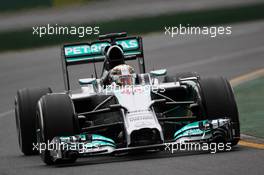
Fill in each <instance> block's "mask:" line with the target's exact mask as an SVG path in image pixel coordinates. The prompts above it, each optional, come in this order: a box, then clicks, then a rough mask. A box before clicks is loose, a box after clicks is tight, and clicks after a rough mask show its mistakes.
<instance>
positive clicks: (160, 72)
mask: <svg viewBox="0 0 264 175" xmlns="http://www.w3.org/2000/svg"><path fill="white" fill-rule="evenodd" d="M166 74H167V69H158V70H153V71H150V75H151V76H163V75H166Z"/></svg>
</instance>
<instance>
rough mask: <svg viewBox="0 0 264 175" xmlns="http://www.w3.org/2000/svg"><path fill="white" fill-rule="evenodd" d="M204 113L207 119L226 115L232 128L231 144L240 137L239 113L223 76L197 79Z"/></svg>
mask: <svg viewBox="0 0 264 175" xmlns="http://www.w3.org/2000/svg"><path fill="white" fill-rule="evenodd" d="M199 84H200V89H201V96H202V104H203V108H204V115H205V116H206V117H207V119H209V120H211V119H218V118H221V117H227V118H229V119H230V120H231V122H232V125H233V130H234V134H233V136H234V139H233V140H232V141H231V143H232V145H236V144H237V143H238V141H239V139H240V126H239V114H238V110H237V105H236V101H235V97H234V93H233V90H232V87H231V85H230V83H229V82H228V80H227V79H225V78H223V77H214V78H201V79H200V81H199Z"/></svg>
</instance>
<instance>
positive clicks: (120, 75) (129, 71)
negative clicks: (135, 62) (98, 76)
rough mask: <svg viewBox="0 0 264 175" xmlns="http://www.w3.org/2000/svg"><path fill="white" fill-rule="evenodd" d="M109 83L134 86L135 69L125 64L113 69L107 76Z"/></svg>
mask: <svg viewBox="0 0 264 175" xmlns="http://www.w3.org/2000/svg"><path fill="white" fill-rule="evenodd" d="M109 78H110V82H111V83H115V84H117V85H119V86H125V85H134V84H135V80H136V73H135V69H134V68H133V67H131V66H129V65H127V64H121V65H118V66H116V67H114V68H113V69H112V70H111V71H110V74H109Z"/></svg>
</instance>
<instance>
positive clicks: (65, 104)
mask: <svg viewBox="0 0 264 175" xmlns="http://www.w3.org/2000/svg"><path fill="white" fill-rule="evenodd" d="M37 111H38V112H37V113H38V114H37V118H38V122H37V128H38V132H37V137H38V142H39V143H45V144H46V145H47V144H48V142H51V141H52V139H53V138H54V137H56V136H72V135H76V134H79V130H80V129H79V123H78V118H77V115H76V114H75V110H74V106H73V103H72V100H71V98H70V97H69V95H67V94H49V95H45V96H43V97H42V98H41V99H40V101H39V103H38V107H37ZM41 158H42V160H43V161H44V162H45V163H46V164H47V165H53V164H59V163H73V162H75V160H76V159H77V158H69V159H64V160H53V158H52V156H51V155H50V151H49V150H48V149H45V151H42V152H41Z"/></svg>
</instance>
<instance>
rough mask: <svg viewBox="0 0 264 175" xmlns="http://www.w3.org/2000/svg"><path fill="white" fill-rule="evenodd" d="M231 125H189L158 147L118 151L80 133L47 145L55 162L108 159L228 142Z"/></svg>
mask: <svg viewBox="0 0 264 175" xmlns="http://www.w3.org/2000/svg"><path fill="white" fill-rule="evenodd" d="M232 135H233V134H232V125H231V121H230V120H229V119H225V118H223V119H215V120H202V121H196V122H192V123H189V124H187V125H185V126H184V127H182V128H181V129H180V130H178V131H176V132H175V133H174V139H173V140H170V141H167V142H165V143H161V144H152V145H144V146H133V147H123V148H118V147H117V145H116V143H115V142H114V140H112V139H110V138H107V137H104V136H101V135H97V134H86V133H82V134H79V135H74V136H67V137H65V136H64V137H55V138H54V139H53V140H52V141H51V143H50V144H49V148H48V149H49V150H50V155H51V156H52V158H53V159H54V160H57V159H67V158H73V157H74V158H77V157H89V156H96V155H109V154H113V155H115V154H118V153H124V152H130V151H133V150H154V149H156V150H157V149H160V150H162V149H163V150H164V148H165V150H166V147H167V148H168V145H172V144H173V145H174V144H182V143H184V144H186V143H194V142H195V143H210V142H226V143H227V142H229V141H231V140H232V137H233V136H232Z"/></svg>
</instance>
